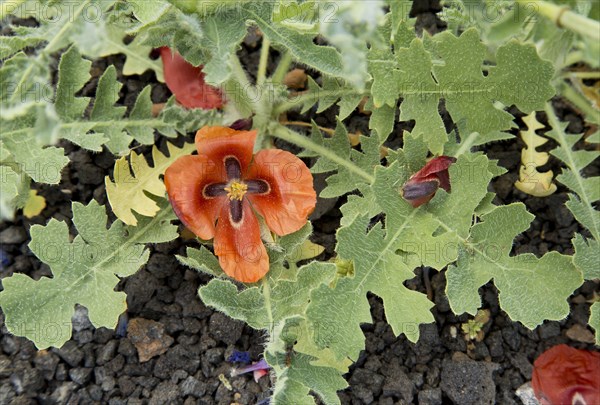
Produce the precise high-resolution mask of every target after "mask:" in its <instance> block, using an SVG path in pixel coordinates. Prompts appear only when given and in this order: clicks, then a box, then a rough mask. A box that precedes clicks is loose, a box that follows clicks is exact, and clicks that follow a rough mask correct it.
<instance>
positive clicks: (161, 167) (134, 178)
mask: <svg viewBox="0 0 600 405" xmlns="http://www.w3.org/2000/svg"><path fill="white" fill-rule="evenodd" d="M167 145H168V149H169V156H168V157H167V156H165V155H163V154H162V153H161V152H160V151H159V150H158V148H157V147H156V146H154V148H153V149H152V160H153V161H154V167H151V166H150V165H149V164H148V162H147V161H146V159H145V158H144V156H143V155H138V154H137V153H136V152H134V151H132V152H131V154H130V155H129V161H127V159H126V157H125V156H124V157H122V158H120V159H119V160H117V161H116V162H115V168H114V172H113V178H114V181H111V180H110V178H109V177H108V176H106V178H105V184H106V194H107V196H108V201H109V202H110V205H111V207H112V209H113V212H114V213H115V215H116V216H117V218H119V219H120V220H121V221H123V222H124V223H126V224H127V225H134V226H135V225H137V219H136V217H135V215H134V214H133V211H135V212H137V213H138V214H141V215H144V216H147V217H153V216H154V215H156V213H157V212H158V210H159V207H158V204H157V203H156V202H155V201H154V200H153V199H152V198H150V197H149V196H148V195H147V194H146V193H149V194H152V195H155V196H158V197H162V196H164V194H165V185H164V184H163V182H162V180H161V179H160V175H162V174H164V172H165V170H167V168H168V167H169V166H170V165H171V164H172V163H173V162H174V161H175V159H176V158H178V157H180V156H183V155H188V154H190V153H192V152H193V151H194V150H195V149H196V147H195V146H194V144H191V143H190V144H185V145H184V146H183V147H182V148H177V147H176V146H173V145H172V144H167Z"/></svg>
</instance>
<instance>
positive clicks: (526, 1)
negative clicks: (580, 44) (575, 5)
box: [517, 0, 600, 41]
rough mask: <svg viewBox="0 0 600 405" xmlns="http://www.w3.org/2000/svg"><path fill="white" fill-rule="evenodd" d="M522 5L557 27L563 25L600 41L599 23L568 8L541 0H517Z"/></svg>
mask: <svg viewBox="0 0 600 405" xmlns="http://www.w3.org/2000/svg"><path fill="white" fill-rule="evenodd" d="M517 1H518V2H519V3H521V4H522V5H523V6H525V7H527V8H529V9H532V10H534V11H535V12H536V13H538V14H541V15H543V16H544V17H546V18H548V19H550V20H551V21H552V22H554V24H556V25H557V26H559V27H564V28H566V29H568V30H571V31H573V32H576V33H577V34H579V35H581V36H584V37H588V38H590V39H592V40H594V41H600V23H599V22H598V21H595V20H592V19H590V18H587V17H584V16H582V15H580V14H577V13H575V12H573V11H571V10H569V9H568V7H566V6H558V5H556V4H552V3H549V2H547V1H543V0H517Z"/></svg>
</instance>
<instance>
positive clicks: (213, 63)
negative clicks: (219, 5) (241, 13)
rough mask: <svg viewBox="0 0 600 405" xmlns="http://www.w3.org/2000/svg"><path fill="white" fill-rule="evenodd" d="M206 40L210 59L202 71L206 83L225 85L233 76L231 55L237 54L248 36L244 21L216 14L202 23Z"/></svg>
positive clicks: (203, 44)
mask: <svg viewBox="0 0 600 405" xmlns="http://www.w3.org/2000/svg"><path fill="white" fill-rule="evenodd" d="M202 26H203V28H204V40H203V41H202V43H201V46H202V47H204V48H206V50H207V52H208V54H209V55H210V57H209V58H208V60H206V61H204V62H205V63H204V67H203V68H202V71H203V72H204V73H205V74H206V77H205V78H204V79H205V81H206V82H207V83H209V84H212V85H218V84H221V83H224V82H225V81H226V80H227V79H228V78H229V77H230V76H231V55H233V54H235V51H236V50H237V48H238V45H239V43H240V42H241V41H242V39H243V38H244V36H245V35H246V26H245V24H244V22H243V20H240V19H239V18H237V15H236V14H234V13H223V14H216V15H213V16H209V17H206V18H205V19H204V20H203V21H202Z"/></svg>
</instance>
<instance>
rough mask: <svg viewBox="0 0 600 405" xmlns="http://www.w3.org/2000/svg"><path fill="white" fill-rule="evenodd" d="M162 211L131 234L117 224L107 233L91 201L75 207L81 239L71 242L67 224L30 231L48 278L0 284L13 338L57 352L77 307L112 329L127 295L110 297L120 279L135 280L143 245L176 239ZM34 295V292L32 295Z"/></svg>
mask: <svg viewBox="0 0 600 405" xmlns="http://www.w3.org/2000/svg"><path fill="white" fill-rule="evenodd" d="M162 207H163V210H162V211H161V213H160V214H159V215H157V216H156V217H155V218H153V219H151V220H146V221H145V222H144V223H143V224H142V223H140V224H138V226H137V227H135V228H130V227H127V226H125V225H124V224H123V223H122V222H120V221H116V222H114V223H112V224H111V225H110V227H109V228H108V229H107V219H108V218H107V215H106V212H105V208H104V207H103V206H100V205H99V204H98V203H97V202H95V201H94V200H92V202H91V203H90V204H88V205H83V204H80V203H77V202H75V203H73V223H74V225H75V227H76V228H77V230H78V231H79V235H77V236H76V237H75V238H74V239H73V240H72V241H71V238H70V236H69V228H68V226H67V224H66V223H65V222H59V221H57V220H55V219H52V220H50V222H48V224H47V225H45V226H40V225H34V226H32V227H31V242H30V243H29V248H30V249H31V251H32V252H33V253H34V254H35V255H36V256H37V257H38V258H39V259H40V260H41V261H42V262H44V263H46V264H47V265H48V266H50V269H51V270H52V275H53V277H52V278H46V277H44V278H42V279H40V280H39V281H34V280H33V279H31V278H29V277H28V276H26V275H23V274H14V275H13V276H12V277H9V278H5V279H4V280H2V283H3V286H4V291H2V292H1V293H0V306H1V307H2V311H3V312H4V314H5V316H6V326H7V328H8V329H9V331H10V332H11V333H14V334H16V335H20V336H25V337H27V338H29V339H31V340H32V341H33V342H34V343H35V345H36V346H37V347H38V348H39V349H45V348H47V347H50V346H55V347H60V346H62V344H63V343H64V342H66V341H67V340H69V339H70V337H71V316H72V315H73V312H74V309H75V304H80V305H83V306H85V307H86V308H87V309H88V314H89V317H90V320H91V321H92V324H93V325H94V326H95V327H97V328H99V327H101V326H104V327H108V328H114V327H115V326H116V324H117V318H118V317H119V315H120V314H121V313H122V312H123V311H124V310H125V309H126V304H125V293H123V292H116V291H114V288H115V286H116V285H117V283H118V282H119V277H126V276H129V275H131V274H133V273H134V272H135V271H136V270H137V269H139V268H140V266H142V265H143V264H144V263H146V261H147V260H148V255H149V251H148V250H147V249H145V248H144V245H143V244H144V243H148V242H154V243H156V242H166V241H170V240H173V239H174V238H175V237H176V236H177V232H176V230H177V227H176V226H174V225H170V224H169V222H170V220H171V219H174V218H175V215H174V214H173V212H172V210H170V209H169V207H168V205H167V203H166V201H165V202H163V204H162ZM32 291H36V293H35V294H32V293H31V292H32Z"/></svg>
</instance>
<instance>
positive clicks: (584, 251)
mask: <svg viewBox="0 0 600 405" xmlns="http://www.w3.org/2000/svg"><path fill="white" fill-rule="evenodd" d="M546 114H547V115H548V122H549V124H550V126H551V127H552V130H551V131H549V132H547V133H546V135H547V136H549V137H550V138H552V139H554V140H555V141H556V142H557V143H558V148H556V149H554V150H552V151H551V152H550V153H551V154H552V155H553V156H555V157H557V158H559V159H560V160H561V161H563V162H564V164H565V165H566V166H567V169H566V170H563V172H562V174H559V175H558V176H557V177H556V180H557V181H559V182H560V183H562V184H564V185H565V186H567V187H568V188H569V189H570V190H571V191H572V192H573V193H572V194H570V195H569V199H568V201H567V202H566V203H565V205H566V206H567V208H568V209H569V210H570V211H571V212H572V213H573V216H574V217H575V219H576V220H577V221H578V222H579V223H580V224H581V225H583V226H585V227H586V228H587V229H588V230H589V231H590V233H591V235H592V238H593V239H587V238H584V237H583V236H581V235H579V234H577V235H575V238H574V239H573V246H574V247H575V255H574V257H573V260H574V263H575V265H576V266H577V268H578V269H580V270H581V271H582V272H583V275H584V278H585V279H596V278H600V270H598V262H599V258H600V253H598V252H599V250H598V244H599V241H600V212H598V210H597V209H596V208H595V207H594V206H593V204H594V203H595V202H596V201H598V200H600V176H594V177H585V176H584V175H583V174H582V170H583V169H585V168H586V167H588V166H590V165H591V164H593V163H594V162H595V161H597V159H598V157H600V153H599V152H598V151H597V150H595V151H592V150H584V149H578V150H577V149H575V144H577V143H578V142H580V141H581V139H582V137H583V134H567V132H566V128H567V124H568V123H566V122H560V121H559V120H558V117H557V116H556V114H555V112H554V109H553V108H552V106H551V105H550V104H548V105H547V106H546ZM597 141H598V140H597V139H595V138H594V137H589V138H588V142H590V143H597ZM586 239H587V240H586Z"/></svg>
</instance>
